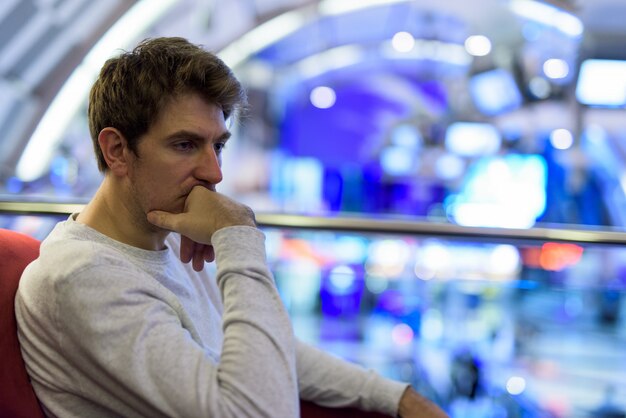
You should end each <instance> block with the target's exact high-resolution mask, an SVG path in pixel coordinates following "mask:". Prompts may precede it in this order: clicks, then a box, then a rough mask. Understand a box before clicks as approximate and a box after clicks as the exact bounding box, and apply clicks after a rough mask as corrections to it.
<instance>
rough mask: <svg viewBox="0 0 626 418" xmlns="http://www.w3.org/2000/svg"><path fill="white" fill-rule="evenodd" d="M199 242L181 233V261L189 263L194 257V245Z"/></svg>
mask: <svg viewBox="0 0 626 418" xmlns="http://www.w3.org/2000/svg"><path fill="white" fill-rule="evenodd" d="M196 245H197V244H196V243H195V242H193V241H192V240H191V239H190V238H188V237H186V236H184V235H181V236H180V261H182V262H183V263H188V262H190V261H191V258H192V257H193V252H194V247H195V246H196Z"/></svg>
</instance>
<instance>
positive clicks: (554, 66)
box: [543, 58, 569, 80]
mask: <svg viewBox="0 0 626 418" xmlns="http://www.w3.org/2000/svg"><path fill="white" fill-rule="evenodd" d="M543 72H544V74H545V75H546V76H548V77H549V78H552V79H555V80H558V79H560V78H565V77H567V75H568V74H569V65H568V64H567V62H565V61H564V60H562V59H557V58H552V59H549V60H547V61H546V62H544V63H543Z"/></svg>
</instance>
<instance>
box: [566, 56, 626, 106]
mask: <svg viewBox="0 0 626 418" xmlns="http://www.w3.org/2000/svg"><path fill="white" fill-rule="evenodd" d="M576 98H577V99H578V101H579V102H580V103H582V104H586V105H590V106H608V107H621V106H624V105H625V104H626V61H618V60H602V59H588V60H585V61H583V63H582V64H581V65H580V74H579V76H578V83H577V84H576Z"/></svg>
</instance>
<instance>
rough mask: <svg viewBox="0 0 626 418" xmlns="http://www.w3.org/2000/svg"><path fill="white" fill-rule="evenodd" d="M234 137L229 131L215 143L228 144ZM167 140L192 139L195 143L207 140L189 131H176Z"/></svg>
mask: <svg viewBox="0 0 626 418" xmlns="http://www.w3.org/2000/svg"><path fill="white" fill-rule="evenodd" d="M231 136H232V134H231V133H230V132H229V131H226V132H224V133H223V134H221V135H220V136H218V137H217V139H216V140H215V141H223V142H226V141H228V139H229V138H230V137H231ZM166 139H168V140H172V139H192V140H195V141H204V140H205V139H206V138H205V137H203V136H202V135H200V134H198V133H196V132H193V131H188V130H185V129H183V130H180V131H176V132H174V133H172V134H169V135H168V136H167V137H166Z"/></svg>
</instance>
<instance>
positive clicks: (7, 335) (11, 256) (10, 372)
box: [0, 228, 44, 418]
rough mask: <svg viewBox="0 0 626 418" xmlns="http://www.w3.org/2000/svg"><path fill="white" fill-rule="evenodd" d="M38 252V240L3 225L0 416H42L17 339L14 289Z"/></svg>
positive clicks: (0, 244) (0, 250)
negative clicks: (7, 228)
mask: <svg viewBox="0 0 626 418" xmlns="http://www.w3.org/2000/svg"><path fill="white" fill-rule="evenodd" d="M38 255H39V241H37V240H36V239H34V238H31V237H29V236H27V235H24V234H20V233H18V232H14V231H9V230H6V229H1V228H0V416H2V417H13V418H22V417H23V418H27V417H28V418H39V417H43V416H44V415H43V412H42V410H41V407H40V406H39V402H38V401H37V397H36V396H35V392H34V391H33V387H32V385H31V384H30V380H29V378H28V374H27V373H26V367H25V366H24V360H23V359H22V354H21V352H20V345H19V341H18V339H17V323H16V321H15V310H14V300H15V292H16V291H17V285H18V283H19V280H20V277H21V276H22V271H23V270H24V268H25V267H26V266H27V265H28V264H29V263H30V262H31V261H33V260H34V259H35V258H37V256H38Z"/></svg>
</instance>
